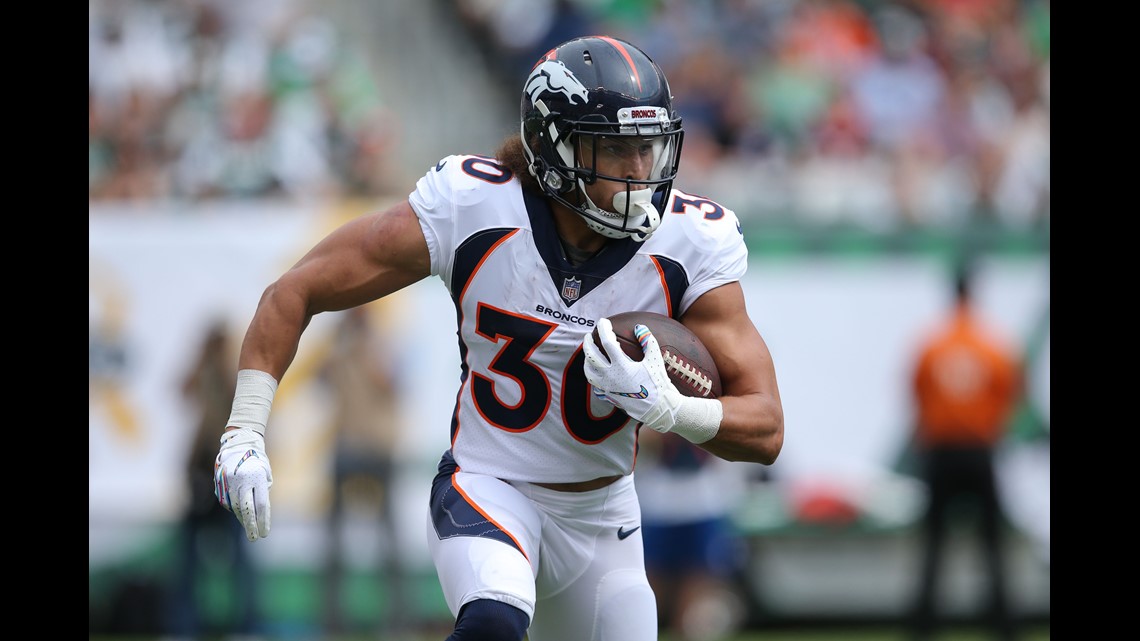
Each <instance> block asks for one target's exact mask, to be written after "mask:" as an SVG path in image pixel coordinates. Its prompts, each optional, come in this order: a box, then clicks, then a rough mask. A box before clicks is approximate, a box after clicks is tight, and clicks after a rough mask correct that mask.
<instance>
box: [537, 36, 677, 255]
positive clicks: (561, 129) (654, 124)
mask: <svg viewBox="0 0 1140 641" xmlns="http://www.w3.org/2000/svg"><path fill="white" fill-rule="evenodd" d="M520 110H521V115H522V124H521V129H522V136H523V140H524V141H525V142H526V143H527V144H524V145H523V146H524V148H525V149H526V153H527V157H528V160H529V161H530V172H531V174H533V175H534V177H535V178H537V179H538V182H539V184H540V185H541V186H542V189H543V191H544V192H545V193H546V194H547V195H548V196H550V197H551V198H553V199H555V200H557V201H558V202H560V203H562V204H563V205H565V206H567V207H569V208H571V209H572V210H574V211H576V212H577V213H578V214H579V215H580V216H582V218H583V219H584V220H585V221H586V224H587V225H589V227H590V228H591V229H593V230H594V231H596V232H598V233H600V234H602V235H605V236H608V237H610V238H624V237H632V238H634V239H635V240H637V241H644V240H645V239H646V238H648V237H649V235H650V234H652V233H653V231H654V230H655V229H657V226H658V225H660V224H661V210H660V208H661V207H664V200H665V199H666V198H667V197H668V194H669V190H670V189H671V188H672V185H673V179H674V178H675V177H676V175H677V165H678V163H679V162H680V151H681V142H682V139H683V136H684V132H683V130H682V128H681V118H680V117H679V116H678V115H677V114H676V113H675V112H674V110H673V96H672V94H671V92H670V90H669V82H668V81H667V80H666V79H665V74H664V73H663V72H662V71H661V68H660V67H659V66H657V63H655V62H653V60H651V59H650V58H649V56H647V55H646V54H645V52H644V51H642V50H641V49H638V48H637V47H635V46H634V45H632V44H630V43H628V42H625V41H622V40H618V39H616V38H610V37H606V36H588V37H582V38H575V39H573V40H569V41H567V42H564V43H562V44H560V45H558V46H557V47H555V48H553V49H551V50H550V51H548V52H546V54H545V55H543V56H542V58H540V59H539V61H538V62H537V63H536V64H535V65H534V68H533V69H532V70H531V72H530V75H529V76H528V77H527V79H526V83H525V84H524V85H523V92H522V104H521V109H520ZM536 137H537V149H532V148H531V142H532V141H533V140H534V139H535V138H536ZM615 145H631V146H634V147H636V148H637V149H639V150H643V153H651V154H652V157H651V160H650V166H651V168H652V169H651V172H650V175H649V177H648V179H644V180H642V179H632V178H628V177H622V176H608V175H604V174H600V173H598V171H597V155H596V154H597V153H598V150H599V149H606V148H613V147H614V146H615ZM598 180H612V181H617V182H621V183H624V186H625V189H624V191H622V192H619V193H618V194H617V195H616V196H615V197H614V202H613V203H612V205H611V203H599V204H595V203H594V202H592V201H591V199H590V198H589V196H588V195H587V194H586V190H585V186H586V185H592V184H594V183H595V182H596V181H598ZM575 191H577V192H578V194H579V196H577V197H571V196H572V194H573V193H574V192H575ZM568 197H569V198H568Z"/></svg>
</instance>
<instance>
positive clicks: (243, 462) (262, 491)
mask: <svg viewBox="0 0 1140 641" xmlns="http://www.w3.org/2000/svg"><path fill="white" fill-rule="evenodd" d="M271 485H273V470H272V469H271V468H270V466H269V457H268V456H266V454H265V438H264V437H262V436H261V435H260V434H258V433H257V432H255V431H253V430H251V429H234V430H228V431H226V432H225V433H224V434H222V439H221V448H220V449H219V451H218V457H217V458H216V459H215V460H214V496H216V497H217V498H218V502H219V503H221V504H222V507H224V508H226V509H227V510H229V511H230V512H233V514H234V516H236V517H237V520H238V521H239V522H240V523H241V524H242V526H243V527H245V534H246V538H248V539H249V540H250V541H256V540H257V539H258V537H261V538H265V537H267V536H269V487H270V486H271Z"/></svg>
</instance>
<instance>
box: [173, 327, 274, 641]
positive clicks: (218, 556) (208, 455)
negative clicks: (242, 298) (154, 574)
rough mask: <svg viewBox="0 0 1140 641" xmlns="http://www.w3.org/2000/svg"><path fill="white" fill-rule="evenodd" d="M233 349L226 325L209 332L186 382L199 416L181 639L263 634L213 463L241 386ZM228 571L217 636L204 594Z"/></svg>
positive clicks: (251, 576)
mask: <svg viewBox="0 0 1140 641" xmlns="http://www.w3.org/2000/svg"><path fill="white" fill-rule="evenodd" d="M236 362H237V352H236V351H235V350H234V345H233V342H232V338H231V336H230V334H229V330H228V329H227V328H226V325H225V323H224V322H223V321H221V320H215V321H213V322H212V323H211V324H210V325H209V327H208V328H207V330H206V335H205V338H204V339H203V341H202V345H201V348H200V350H199V353H198V356H197V360H196V362H195V363H194V365H193V367H191V369H190V370H189V371H188V372H187V373H186V376H185V378H184V379H183V380H182V393H183V395H184V397H185V398H186V399H187V400H188V401H190V402H191V403H192V404H193V406H194V407H195V408H196V409H197V410H198V416H197V419H196V420H197V423H196V428H195V433H194V437H193V438H194V441H193V447H192V449H191V451H190V457H189V459H187V462H186V470H185V475H186V476H185V478H186V484H187V489H188V491H189V500H188V503H187V505H186V509H185V512H184V514H183V516H182V521H181V524H180V527H179V530H178V553H177V555H176V556H175V558H176V560H177V567H176V569H175V575H174V589H173V590H172V592H171V596H172V597H173V598H172V601H171V603H170V608H169V611H168V614H169V620H168V626H167V627H168V632H169V633H170V634H171V635H173V636H174V637H175V638H178V639H193V638H202V637H203V636H204V635H207V634H211V633H213V632H225V633H230V634H232V635H234V636H235V637H236V636H248V635H252V634H254V633H255V632H256V631H257V626H258V610H257V608H258V603H257V599H258V593H257V587H258V586H257V577H256V570H255V568H254V566H253V562H252V559H251V558H250V550H249V548H248V546H247V544H246V542H245V531H244V530H243V528H242V527H241V524H240V523H236V522H235V521H234V518H233V516H232V515H231V514H230V513H229V512H228V511H227V510H226V509H225V508H224V507H222V506H221V505H219V504H218V500H217V499H216V498H215V497H214V458H215V456H216V455H217V453H218V438H219V437H220V436H221V432H222V430H221V429H220V428H219V427H218V425H219V422H221V423H223V424H224V423H225V421H226V420H227V419H228V418H229V415H230V404H231V403H232V401H233V395H234V391H235V388H236V385H237V374H236V372H235V370H234V364H235V363H236ZM214 573H225V574H226V575H227V577H228V579H229V584H228V585H229V593H230V597H231V598H229V599H227V600H226V602H227V603H231V604H234V605H233V608H234V611H233V612H230V613H229V616H228V619H227V621H226V622H224V623H220V624H219V625H218V626H217V627H218V628H220V629H218V630H215V629H213V628H214V627H215V626H213V625H211V623H210V622H209V621H207V618H208V617H207V615H205V613H204V610H203V608H202V600H201V599H200V598H199V593H200V592H201V590H202V589H203V588H202V586H203V585H205V583H206V580H207V577H208V576H210V575H212V574H214Z"/></svg>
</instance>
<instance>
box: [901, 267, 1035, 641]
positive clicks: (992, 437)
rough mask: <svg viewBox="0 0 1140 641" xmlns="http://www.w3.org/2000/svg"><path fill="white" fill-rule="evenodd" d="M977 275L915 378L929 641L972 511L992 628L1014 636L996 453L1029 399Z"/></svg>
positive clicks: (916, 621) (919, 631)
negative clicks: (948, 561) (924, 493)
mask: <svg viewBox="0 0 1140 641" xmlns="http://www.w3.org/2000/svg"><path fill="white" fill-rule="evenodd" d="M972 271H973V268H972V266H971V265H970V264H969V263H968V262H966V261H963V262H961V263H960V264H959V265H957V267H956V270H955V273H954V303H953V306H952V309H951V310H950V314H949V317H948V318H947V319H946V321H945V323H944V324H943V325H941V326H940V327H938V328H937V329H936V330H934V331H933V332H932V333H931V334H930V335H929V336H928V337H927V338H926V340H925V342H924V343H922V344H921V346H920V349H919V351H918V355H917V360H916V363H915V367H914V371H913V389H912V392H913V398H914V400H915V403H916V409H917V421H916V424H915V430H916V431H915V434H914V437H915V445H916V447H917V452H918V453H919V457H920V460H921V474H922V476H923V479H924V480H925V482H926V483H927V486H928V489H929V502H928V504H927V508H926V513H925V515H924V520H923V524H922V528H923V531H922V536H923V539H922V541H923V546H924V556H923V559H922V569H921V576H920V584H919V592H918V598H917V601H916V602H915V605H914V611H913V619H912V626H913V629H912V630H913V633H914V638H915V639H916V640H919V639H922V640H925V639H930V638H931V635H932V634H933V632H934V628H935V623H936V616H935V615H936V612H935V610H936V608H935V600H934V595H935V591H936V589H937V587H938V584H939V579H940V577H941V576H942V574H941V572H940V570H941V566H942V552H943V550H944V548H945V542H946V535H947V534H948V533H949V532H950V530H951V527H952V525H953V524H954V523H956V519H957V518H959V516H960V515H961V512H959V510H961V508H962V507H964V506H963V505H960V503H969V504H972V506H973V507H974V508H976V509H977V511H978V512H977V514H978V516H979V517H980V528H981V531H980V535H981V543H982V551H983V553H984V559H985V563H986V570H987V576H988V580H989V587H990V594H989V596H990V601H989V603H988V606H989V609H988V610H987V611H986V612H985V615H986V619H987V623H988V624H989V626H990V627H991V628H992V630H993V631H994V632H995V633H996V634H997V636H998V638H1000V639H1003V640H1009V639H1013V638H1014V637H1015V629H1014V623H1013V618H1012V616H1011V613H1010V607H1009V601H1008V595H1007V592H1006V577H1005V570H1004V554H1003V547H1002V546H1003V539H1002V530H1003V527H1004V524H1005V516H1004V511H1003V509H1002V506H1001V502H1000V498H999V495H998V487H997V479H996V474H995V469H994V451H995V449H996V447H997V446H998V444H999V443H1000V442H1001V440H1002V438H1003V436H1004V434H1005V430H1006V427H1007V425H1008V424H1009V422H1010V419H1011V417H1012V414H1013V411H1014V409H1015V407H1016V403H1017V401H1018V399H1019V398H1020V395H1021V392H1022V378H1023V374H1022V371H1021V370H1022V367H1021V363H1020V356H1019V355H1018V354H1017V353H1016V352H1015V350H1014V349H1013V348H1012V347H1011V346H1010V345H1009V344H1008V343H1007V342H1006V341H1005V339H1004V338H1003V337H1001V336H1000V335H999V334H998V333H997V332H996V331H995V330H993V329H992V328H990V327H989V326H987V324H986V323H985V322H984V321H983V320H982V319H981V318H980V316H979V315H978V313H977V311H976V309H975V307H974V305H973V296H972V293H973V292H972V286H973V282H972V281H973V273H972Z"/></svg>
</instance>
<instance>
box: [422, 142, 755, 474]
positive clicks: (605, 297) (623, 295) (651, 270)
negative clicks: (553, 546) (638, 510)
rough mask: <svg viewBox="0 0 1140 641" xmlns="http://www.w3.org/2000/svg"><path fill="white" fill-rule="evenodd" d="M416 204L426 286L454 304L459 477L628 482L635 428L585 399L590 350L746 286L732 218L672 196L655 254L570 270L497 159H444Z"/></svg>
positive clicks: (622, 256)
mask: <svg viewBox="0 0 1140 641" xmlns="http://www.w3.org/2000/svg"><path fill="white" fill-rule="evenodd" d="M409 201H410V202H411V205H412V208H413V209H414V210H415V212H416V215H417V216H418V217H419V221H420V227H421V228H422V229H423V232H424V236H425V238H426V239H427V245H428V250H429V251H430V253H431V273H432V274H433V275H437V276H439V278H440V279H442V280H443V282H444V284H445V285H446V286H447V289H448V291H449V292H450V293H451V299H452V301H453V302H454V304H455V311H456V316H457V323H458V338H459V354H460V358H461V374H460V385H459V391H458V394H457V397H456V402H455V411H454V413H453V414H452V420H451V446H452V447H451V450H452V454H453V456H454V457H455V461H456V463H458V465H459V468H460V469H461V470H463V471H467V472H476V473H481V474H488V475H491V476H495V477H498V478H501V479H506V480H512V481H529V482H551V483H564V482H575V481H585V480H589V479H594V478H597V477H600V476H609V475H613V474H629V473H631V472H632V471H633V467H634V462H635V457H636V453H637V427H638V424H637V423H636V422H635V421H633V420H631V419H630V418H629V417H628V416H626V414H625V413H624V412H622V411H621V410H619V409H617V408H615V407H614V406H613V405H611V404H610V403H608V402H606V401H604V400H599V399H597V398H595V397H594V395H593V394H591V393H590V390H589V384H588V383H587V382H586V377H585V374H583V372H582V363H583V356H582V349H581V344H582V339H583V338H584V337H585V336H586V335H587V334H588V333H589V332H591V331H592V330H593V329H594V325H595V324H596V323H597V320H598V319H599V318H603V317H607V316H612V315H614V314H617V313H619V312H625V311H630V310H643V311H650V312H657V313H660V314H665V315H667V316H671V317H673V318H680V316H681V315H682V314H683V313H684V312H685V310H686V309H688V307H689V305H690V304H692V302H693V301H694V300H696V299H697V297H699V296H700V295H701V294H703V293H705V292H706V291H708V290H710V289H712V288H714V287H718V286H720V285H723V284H725V283H729V282H732V281H737V280H739V279H740V278H741V277H742V276H743V275H744V272H745V269H746V267H747V258H748V250H747V248H746V246H745V244H744V239H743V236H742V235H741V230H740V224H739V221H738V220H737V217H736V214H735V213H734V212H732V211H731V210H729V209H726V208H724V207H722V206H721V205H719V204H718V203H715V202H713V201H711V200H708V199H707V198H703V197H700V196H695V195H692V194H687V193H685V192H682V191H680V190H678V189H674V190H673V191H672V193H671V194H670V196H669V200H668V202H667V203H666V206H665V208H664V210H663V211H664V215H663V218H664V220H663V221H662V223H661V226H660V227H659V228H658V229H657V231H656V232H655V233H654V234H653V235H652V236H651V237H650V238H649V239H648V240H647V241H645V242H644V243H637V242H634V241H633V240H630V239H621V240H611V241H610V242H609V244H608V245H606V247H605V248H604V249H603V250H602V251H601V252H599V253H598V254H597V255H595V256H594V257H592V258H591V259H590V260H588V261H586V262H585V263H583V264H582V265H579V266H576V267H575V266H573V265H571V264H570V262H569V261H567V260H566V258H565V257H564V255H563V251H562V247H561V244H560V243H559V240H558V236H557V233H556V231H555V227H554V220H553V217H552V214H551V212H550V206H549V205H548V203H547V200H546V199H545V198H543V197H542V196H540V195H537V194H533V193H530V192H524V191H523V189H522V187H521V185H520V183H519V181H518V180H517V179H516V178H515V177H514V175H513V174H512V173H511V172H510V171H509V170H508V169H506V168H504V167H503V166H501V165H499V164H498V163H497V162H496V161H495V159H493V158H490V157H486V156H473V155H466V156H465V155H453V156H448V157H447V158H444V159H443V160H441V161H440V162H439V163H438V164H437V165H436V166H435V167H434V168H433V169H430V170H428V172H427V174H426V175H424V177H423V178H421V179H420V180H419V182H418V183H417V184H416V189H415V191H413V192H412V194H411V195H410V196H409Z"/></svg>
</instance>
